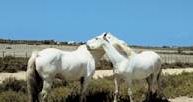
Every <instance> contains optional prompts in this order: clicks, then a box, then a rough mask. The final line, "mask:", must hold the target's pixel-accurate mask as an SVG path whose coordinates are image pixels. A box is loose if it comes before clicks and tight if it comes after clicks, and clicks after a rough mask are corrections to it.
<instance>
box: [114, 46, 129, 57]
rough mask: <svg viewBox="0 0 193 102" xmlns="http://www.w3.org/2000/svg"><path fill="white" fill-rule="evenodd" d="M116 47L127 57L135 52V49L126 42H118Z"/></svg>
mask: <svg viewBox="0 0 193 102" xmlns="http://www.w3.org/2000/svg"><path fill="white" fill-rule="evenodd" d="M115 48H116V49H117V50H118V51H119V53H120V54H122V55H123V56H124V57H126V58H129V57H130V56H131V55H132V53H133V50H132V49H131V48H130V47H128V46H127V45H124V44H119V43H116V44H115Z"/></svg>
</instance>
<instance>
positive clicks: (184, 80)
mask: <svg viewBox="0 0 193 102" xmlns="http://www.w3.org/2000/svg"><path fill="white" fill-rule="evenodd" d="M112 79H113V78H112V77H108V78H104V79H98V80H92V81H91V83H90V85H89V86H88V89H87V90H88V91H87V102H112V100H113V92H114V84H113V80H112ZM161 83H162V90H163V93H164V95H165V96H167V97H168V98H174V97H178V96H188V97H192V96H193V73H182V74H180V75H168V76H164V77H163V76H162V77H161ZM120 86H121V89H120V91H121V93H120V95H119V102H125V101H129V97H128V96H127V85H126V84H125V83H121V84H120ZM145 86H147V85H146V84H145V82H139V81H134V83H133V86H132V91H133V95H134V100H135V102H141V101H142V100H144V99H145V93H146V91H147V90H146V88H144V87H145ZM79 90H80V87H79V82H66V81H55V82H54V85H53V89H52V91H51V92H50V94H49V97H48V100H49V102H78V100H79V97H80V96H79V95H80V94H79ZM0 100H1V102H26V100H27V91H26V82H25V81H17V80H15V79H7V80H5V81H4V82H3V84H0Z"/></svg>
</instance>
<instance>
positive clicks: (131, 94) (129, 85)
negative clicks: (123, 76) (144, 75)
mask: <svg viewBox="0 0 193 102" xmlns="http://www.w3.org/2000/svg"><path fill="white" fill-rule="evenodd" d="M127 84H128V95H129V99H130V102H133V99H132V97H133V93H132V91H131V88H130V87H131V85H132V80H130V79H129V80H127Z"/></svg>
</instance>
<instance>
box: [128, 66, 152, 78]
mask: <svg viewBox="0 0 193 102" xmlns="http://www.w3.org/2000/svg"><path fill="white" fill-rule="evenodd" d="M151 73H152V70H151V69H142V68H136V69H135V70H133V75H132V76H133V77H132V78H133V79H139V80H140V79H145V78H147V77H148V76H149V75H150V74H151Z"/></svg>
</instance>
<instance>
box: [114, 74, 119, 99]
mask: <svg viewBox="0 0 193 102" xmlns="http://www.w3.org/2000/svg"><path fill="white" fill-rule="evenodd" d="M118 82H119V81H118V80H117V77H115V78H114V84H115V92H114V102H117V98H118V94H119V83H118Z"/></svg>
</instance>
